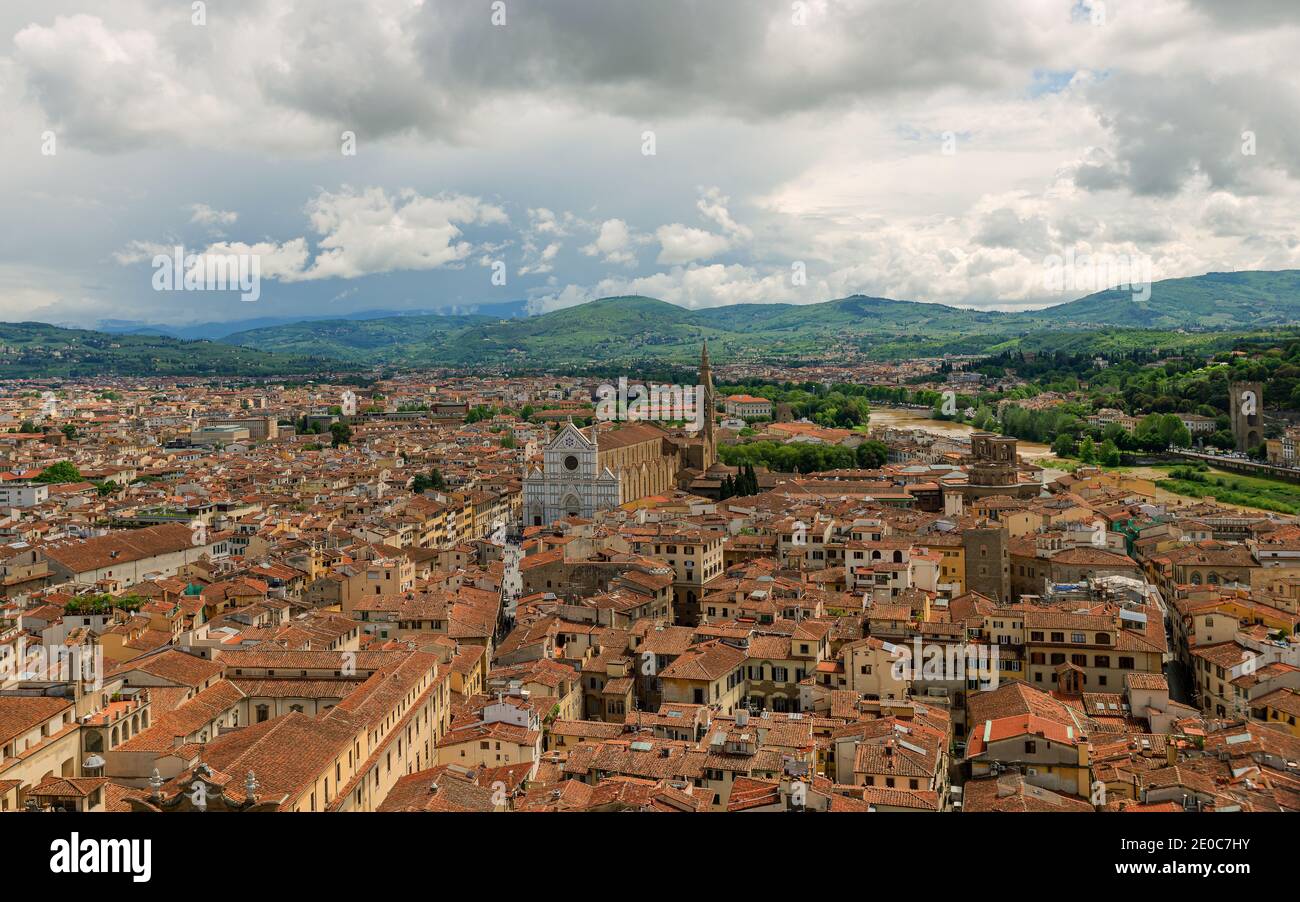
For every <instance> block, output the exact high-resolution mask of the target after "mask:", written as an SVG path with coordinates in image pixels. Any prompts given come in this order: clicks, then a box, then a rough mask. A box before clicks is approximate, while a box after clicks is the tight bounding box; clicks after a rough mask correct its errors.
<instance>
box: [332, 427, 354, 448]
mask: <svg viewBox="0 0 1300 902" xmlns="http://www.w3.org/2000/svg"><path fill="white" fill-rule="evenodd" d="M330 435H331V436H332V437H333V439H332V441H331V442H330V444H332V445H333V446H334V447H335V448H337V447H339V446H340V445H346V444H347V443H348V442H350V441H352V427H351V426H349V425H348V424H347V423H330Z"/></svg>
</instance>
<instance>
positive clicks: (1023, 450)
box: [869, 404, 1056, 466]
mask: <svg viewBox="0 0 1300 902" xmlns="http://www.w3.org/2000/svg"><path fill="white" fill-rule="evenodd" d="M869 425H871V426H894V427H896V428H898V429H924V430H925V431H926V432H934V433H937V434H939V435H962V436H965V435H970V434H971V433H972V432H978V431H979V430H978V429H976V428H975V427H974V426H968V425H967V424H965V423H953V422H950V421H949V420H935V419H931V418H930V417H928V416H926V411H924V410H908V409H906V408H902V407H877V406H876V405H875V404H872V405H871V421H870V423H869ZM1016 451H1017V452H1019V454H1020V456H1021V457H1023V458H1024V459H1025V460H1032V461H1034V462H1035V463H1037V464H1038V465H1039V466H1047V463H1046V461H1049V460H1056V455H1055V454H1053V453H1052V449H1051V447H1050V446H1048V445H1042V444H1039V443H1038V442H1026V441H1023V440H1022V441H1019V443H1018V444H1017V445H1016Z"/></svg>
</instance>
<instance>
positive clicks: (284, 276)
mask: <svg viewBox="0 0 1300 902" xmlns="http://www.w3.org/2000/svg"><path fill="white" fill-rule="evenodd" d="M307 214H308V218H309V220H310V222H311V226H312V229H313V231H314V232H315V233H316V234H317V235H318V236H319V237H318V239H317V240H316V253H315V257H314V258H313V257H312V253H311V251H310V249H309V246H308V240H307V239H306V238H294V239H292V240H289V241H285V242H275V241H260V242H253V243H248V242H241V241H223V242H219V243H215V244H211V245H209V246H208V247H207V248H206V249H205V250H204V251H203V253H206V254H255V255H257V256H259V257H261V267H262V269H261V272H262V276H263V278H269V279H280V280H282V281H285V282H305V281H315V280H317V279H333V278H340V279H355V278H360V277H361V276H368V275H375V274H377V273H387V272H396V271H402V270H430V269H439V268H441V267H444V266H452V265H456V264H459V263H460V262H461V261H463V260H465V259H466V258H468V257H469V256H470V255H471V253H473V252H474V250H475V246H474V244H473V243H472V242H470V241H467V240H464V239H463V232H462V228H461V227H462V226H474V225H477V226H491V225H498V226H499V225H507V224H508V223H509V221H510V220H509V217H508V216H507V215H506V213H505V211H504V210H503V209H501V208H500V207H498V206H496V205H494V204H490V203H486V202H484V201H482V200H480V199H479V198H476V197H467V196H465V195H460V194H442V195H437V196H435V197H424V196H422V195H420V194H419V193H417V192H415V191H412V190H409V189H406V190H402V191H398V192H396V193H395V194H393V195H389V194H388V193H387V192H386V191H384V190H383V189H382V188H367V189H365V190H364V191H360V192H358V191H353V190H352V189H350V188H344V189H342V190H340V191H338V192H328V191H322V192H320V193H319V194H317V195H316V196H315V197H314V198H312V200H311V201H310V202H309V203H308V204H307ZM482 249H483V248H480V250H482ZM557 249H558V248H557ZM171 252H172V247H171V246H169V245H165V244H162V243H159V242H147V241H132V242H130V243H129V244H128V245H127V247H126V248H125V249H123V250H121V251H118V252H117V253H116V254H115V255H114V257H115V259H116V260H117V262H118V263H120V264H123V265H130V264H134V263H139V262H142V261H143V260H145V259H152V257H153V256H154V255H155V254H159V253H161V254H170V253H171ZM550 256H552V257H553V256H554V252H552V253H551V254H550Z"/></svg>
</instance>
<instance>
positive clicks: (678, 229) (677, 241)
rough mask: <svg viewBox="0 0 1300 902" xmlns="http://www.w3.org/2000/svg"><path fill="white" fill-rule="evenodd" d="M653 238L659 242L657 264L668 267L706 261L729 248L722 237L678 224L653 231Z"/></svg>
mask: <svg viewBox="0 0 1300 902" xmlns="http://www.w3.org/2000/svg"><path fill="white" fill-rule="evenodd" d="M655 238H657V239H658V240H659V247H660V251H659V257H658V260H657V262H659V263H662V264H666V265H669V266H672V265H675V264H678V263H691V262H693V261H695V260H707V259H709V258H710V257H716V256H717V255H718V254H721V253H722V252H723V251H725V250H727V249H728V248H729V247H731V242H730V241H728V240H727V239H726V237H725V236H723V235H715V234H714V233H713V232H706V231H705V230H704V229H693V228H691V227H690V226H684V225H682V224H681V223H680V222H675V223H673V224H672V225H665V226H660V227H659V228H658V229H656V230H655Z"/></svg>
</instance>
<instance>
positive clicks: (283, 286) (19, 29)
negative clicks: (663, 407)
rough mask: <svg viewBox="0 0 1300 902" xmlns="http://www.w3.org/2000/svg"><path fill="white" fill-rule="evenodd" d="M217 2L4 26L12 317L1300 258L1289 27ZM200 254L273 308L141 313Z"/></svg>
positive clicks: (866, 8)
mask: <svg viewBox="0 0 1300 902" xmlns="http://www.w3.org/2000/svg"><path fill="white" fill-rule="evenodd" d="M196 7H200V8H199V9H196ZM201 7H203V4H197V3H191V2H189V0H110V2H104V0H85V2H79V0H5V2H4V3H3V4H2V5H0V116H2V117H3V121H4V123H5V128H4V129H0V159H3V161H4V163H5V165H4V166H2V167H0V196H3V197H4V199H5V203H4V204H3V205H0V318H2V319H5V320H31V319H39V320H43V321H48V322H56V323H76V324H81V325H94V324H95V323H97V322H99V321H101V320H105V319H117V320H142V321H147V322H155V323H164V322H165V323H176V324H182V323H192V322H205V321H222V320H234V319H246V318H250V317H261V316H292V315H303V314H312V315H321V314H336V313H337V314H342V313H346V312H349V311H357V310H372V309H458V310H466V309H472V308H474V307H475V306H477V305H481V304H487V303H496V302H503V301H513V300H527V301H528V302H529V303H530V306H531V308H532V309H533V310H548V309H554V308H557V307H562V306H568V305H572V304H575V303H580V302H582V301H584V300H588V299H591V298H594V297H603V296H608V295H615V294H630V293H636V294H648V295H652V296H655V297H659V298H663V299H664V300H668V301H671V302H673V303H677V304H682V305H684V306H689V307H708V306H716V305H725V304H732V303H737V302H775V301H786V302H794V303H811V302H816V301H821V300H826V299H828V298H834V297H842V296H845V295H848V294H853V293H864V294H872V295H881V296H886V297H897V298H905V299H912V300H925V301H941V302H945V303H950V304H957V305H961V306H972V307H987V308H998V309H1015V308H1021V307H1026V306H1041V305H1044V304H1050V303H1059V302H1061V301H1064V300H1069V299H1070V298H1072V297H1074V296H1077V295H1079V294H1083V293H1086V292H1084V291H1070V290H1069V289H1068V288H1067V289H1066V290H1064V291H1057V290H1049V289H1048V288H1045V287H1044V285H1045V282H1044V265H1045V263H1044V261H1045V260H1047V259H1049V258H1050V257H1051V256H1052V255H1055V254H1059V255H1064V254H1065V253H1066V252H1067V251H1068V250H1074V251H1075V252H1076V253H1092V254H1110V255H1116V256H1120V255H1132V256H1135V257H1138V256H1140V257H1141V258H1143V259H1147V260H1149V261H1150V264H1151V267H1152V271H1153V274H1154V276H1155V277H1156V278H1164V277H1170V276H1179V275H1194V274H1199V273H1202V272H1206V271H1209V270H1224V269H1282V268H1291V267H1300V234H1298V227H1297V222H1300V218H1298V217H1297V216H1296V212H1295V211H1296V210H1297V209H1298V208H1300V74H1298V73H1300V69H1297V66H1296V60H1297V59H1300V3H1297V2H1295V0H1232V2H1227V0H1105V2H1104V3H1103V2H1101V0H1092V2H1089V0H961V2H952V0H806V2H790V0H654V2H647V0H501V2H498V3H493V2H491V0H210V2H208V3H207V5H206V8H201ZM345 133H348V134H350V135H352V136H355V141H354V145H353V142H349V141H345V139H344V134H345ZM353 146H354V148H355V153H346V152H345V151H347V150H351V149H353ZM51 151H53V152H51ZM178 244H179V245H182V246H184V247H185V248H186V249H187V251H188V252H191V253H200V252H204V251H210V252H213V253H231V252H234V253H250V254H257V255H258V256H259V260H260V264H261V273H262V279H263V283H262V290H261V296H260V298H259V299H258V300H256V301H255V302H252V303H248V302H243V301H241V300H240V296H239V294H237V293H232V292H222V293H213V292H156V291H154V290H152V288H151V282H152V276H153V264H152V261H153V257H154V255H155V254H157V253H159V252H163V253H169V252H170V251H169V249H170V248H171V247H173V246H175V245H178ZM798 272H803V273H806V280H802V282H803V283H802V284H800V283H801V280H800V279H797V278H794V276H795V275H796V274H797V273H798ZM494 273H496V274H498V278H497V280H496V281H495V282H494V280H493V275H494ZM501 274H504V283H505V284H499V283H500V282H501V281H502V279H501V278H500V275H501Z"/></svg>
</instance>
